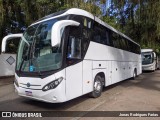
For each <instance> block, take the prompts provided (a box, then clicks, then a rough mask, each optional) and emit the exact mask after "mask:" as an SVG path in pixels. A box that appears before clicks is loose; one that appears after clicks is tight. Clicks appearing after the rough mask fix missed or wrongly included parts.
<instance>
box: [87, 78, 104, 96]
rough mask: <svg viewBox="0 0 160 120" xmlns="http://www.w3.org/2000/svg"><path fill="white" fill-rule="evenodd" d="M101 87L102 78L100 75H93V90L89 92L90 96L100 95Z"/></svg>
mask: <svg viewBox="0 0 160 120" xmlns="http://www.w3.org/2000/svg"><path fill="white" fill-rule="evenodd" d="M102 89H103V83H102V78H101V76H99V75H97V76H96V77H95V80H94V84H93V91H92V93H91V94H90V96H91V97H93V98H97V97H99V96H101V93H102Z"/></svg>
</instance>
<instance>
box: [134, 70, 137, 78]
mask: <svg viewBox="0 0 160 120" xmlns="http://www.w3.org/2000/svg"><path fill="white" fill-rule="evenodd" d="M136 76H137V70H136V69H134V72H133V79H134V80H135V78H136Z"/></svg>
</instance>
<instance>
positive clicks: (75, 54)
mask: <svg viewBox="0 0 160 120" xmlns="http://www.w3.org/2000/svg"><path fill="white" fill-rule="evenodd" d="M80 33H81V29H80V27H70V30H69V36H68V43H67V55H66V56H67V59H66V61H67V67H66V97H67V99H68V100H70V99H73V98H75V97H78V96H80V95H82V60H81V59H82V49H81V48H82V38H81V35H80Z"/></svg>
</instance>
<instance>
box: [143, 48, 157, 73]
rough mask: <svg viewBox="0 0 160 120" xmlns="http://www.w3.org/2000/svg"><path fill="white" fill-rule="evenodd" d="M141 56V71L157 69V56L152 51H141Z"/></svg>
mask: <svg viewBox="0 0 160 120" xmlns="http://www.w3.org/2000/svg"><path fill="white" fill-rule="evenodd" d="M141 54H142V70H143V71H155V70H156V69H158V68H159V64H158V61H159V60H158V56H157V55H156V53H155V52H154V51H153V49H142V50H141Z"/></svg>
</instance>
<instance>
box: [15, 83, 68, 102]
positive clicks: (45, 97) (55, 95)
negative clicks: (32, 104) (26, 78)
mask: <svg viewBox="0 0 160 120" xmlns="http://www.w3.org/2000/svg"><path fill="white" fill-rule="evenodd" d="M14 86H15V91H17V93H18V95H19V96H22V97H26V98H29V99H34V100H38V101H43V102H47V103H62V102H65V101H66V96H65V92H64V91H63V88H62V86H61V85H59V86H57V88H55V89H51V90H48V91H45V92H44V91H42V90H33V89H27V88H22V87H17V86H16V84H14ZM27 92H30V93H32V94H30V95H28V94H27Z"/></svg>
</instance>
